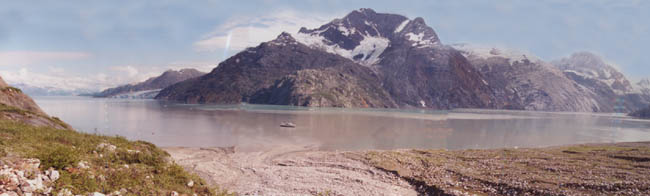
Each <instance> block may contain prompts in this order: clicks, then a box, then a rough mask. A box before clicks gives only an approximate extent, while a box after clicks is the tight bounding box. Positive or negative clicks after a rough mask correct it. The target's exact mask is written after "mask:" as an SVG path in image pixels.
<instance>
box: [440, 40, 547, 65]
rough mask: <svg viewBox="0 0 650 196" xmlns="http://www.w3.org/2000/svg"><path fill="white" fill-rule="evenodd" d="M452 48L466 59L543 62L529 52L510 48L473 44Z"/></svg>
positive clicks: (455, 45)
mask: <svg viewBox="0 0 650 196" xmlns="http://www.w3.org/2000/svg"><path fill="white" fill-rule="evenodd" d="M451 46H452V47H453V48H455V49H456V50H459V51H460V52H461V54H463V56H465V57H466V58H472V57H477V58H483V59H487V58H491V57H501V58H505V59H508V60H509V61H510V63H514V62H516V61H520V62H523V61H524V60H528V61H531V62H540V61H542V60H541V59H540V58H539V57H537V56H535V55H532V54H530V53H528V52H524V51H520V50H514V49H509V48H497V47H485V46H478V45H471V44H452V45H451Z"/></svg>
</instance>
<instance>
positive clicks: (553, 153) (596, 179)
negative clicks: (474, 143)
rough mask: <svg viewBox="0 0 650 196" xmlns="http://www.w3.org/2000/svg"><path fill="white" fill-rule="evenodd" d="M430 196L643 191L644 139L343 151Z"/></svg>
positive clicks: (648, 147)
mask: <svg viewBox="0 0 650 196" xmlns="http://www.w3.org/2000/svg"><path fill="white" fill-rule="evenodd" d="M349 155H350V156H351V157H354V158H356V159H360V160H362V161H365V162H366V163H368V164H370V165H373V166H375V167H377V168H380V169H383V170H386V171H389V172H392V173H395V174H397V175H399V176H400V177H402V178H404V179H406V180H407V181H410V182H411V183H412V184H415V185H418V187H419V190H418V191H420V192H421V193H426V194H430V195H444V194H461V193H471V194H478V195H494V194H498V195H520V194H533V195H540V194H541V195H566V194H568V195H576V194H578V195H582V194H584V195H600V194H604V195H614V194H616V195H646V194H650V143H620V144H594V145H576V146H567V147H553V148H540V149H496V150H461V151H445V150H404V151H371V152H363V153H349Z"/></svg>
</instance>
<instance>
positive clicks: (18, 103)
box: [0, 77, 45, 115]
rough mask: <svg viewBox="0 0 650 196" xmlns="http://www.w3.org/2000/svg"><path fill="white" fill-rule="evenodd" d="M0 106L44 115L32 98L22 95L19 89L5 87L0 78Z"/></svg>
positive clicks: (5, 84)
mask: <svg viewBox="0 0 650 196" xmlns="http://www.w3.org/2000/svg"><path fill="white" fill-rule="evenodd" d="M0 104H2V105H6V106H12V107H16V108H19V109H22V110H25V111H30V112H33V113H36V114H43V115H44V114H45V113H44V112H43V111H42V110H41V108H40V107H38V105H36V102H34V100H32V98H30V97H29V96H27V95H25V94H23V93H22V91H21V90H20V89H18V88H14V87H11V86H9V85H7V83H6V82H5V81H4V80H3V79H2V77H0Z"/></svg>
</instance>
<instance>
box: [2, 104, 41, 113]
mask: <svg viewBox="0 0 650 196" xmlns="http://www.w3.org/2000/svg"><path fill="white" fill-rule="evenodd" d="M0 112H9V113H16V114H21V115H27V114H34V113H33V112H30V111H25V110H21V109H20V108H17V107H13V106H8V105H5V104H2V103H0Z"/></svg>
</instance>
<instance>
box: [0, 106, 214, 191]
mask: <svg viewBox="0 0 650 196" xmlns="http://www.w3.org/2000/svg"><path fill="white" fill-rule="evenodd" d="M0 110H2V111H3V112H18V113H21V112H26V111H20V110H19V109H16V108H12V107H9V106H3V107H0ZM52 120H55V119H52ZM100 143H110V144H112V145H115V146H116V147H117V149H116V150H114V151H109V150H106V149H98V145H99V144H100ZM17 157H20V158H38V159H40V160H41V163H42V164H41V170H46V169H48V168H50V167H53V168H56V169H58V170H60V171H61V178H60V179H59V180H57V181H56V184H55V192H56V191H59V190H61V189H62V188H67V189H70V190H72V192H73V193H75V194H81V193H87V192H103V193H110V192H113V191H116V190H120V189H121V188H126V189H127V190H128V191H129V194H134V195H162V194H169V193H170V192H171V191H177V192H179V193H181V194H183V193H186V194H189V195H191V194H193V193H197V194H199V195H220V194H223V193H218V192H217V190H216V189H211V188H209V187H208V186H207V185H206V183H205V182H204V181H203V180H202V179H200V178H199V177H197V176H195V175H192V174H189V173H188V172H186V171H184V170H183V168H182V167H180V166H179V165H177V164H175V163H172V162H171V161H170V160H171V158H170V157H169V154H167V153H166V152H165V151H163V150H161V149H159V148H157V147H156V146H154V145H153V144H150V143H147V142H143V141H136V142H132V141H128V140H126V139H124V138H122V137H108V136H98V135H91V134H85V133H79V132H76V131H73V130H62V129H54V128H50V127H35V126H31V125H27V124H23V123H18V122H12V121H8V120H5V119H0V160H3V159H4V160H10V159H12V158H17ZM80 161H86V162H87V163H89V164H88V165H89V166H90V168H89V169H78V168H77V164H78V163H79V162H80ZM125 165H128V168H127V167H126V166H125ZM190 180H192V181H194V186H192V187H188V186H187V183H188V182H189V181H190Z"/></svg>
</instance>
